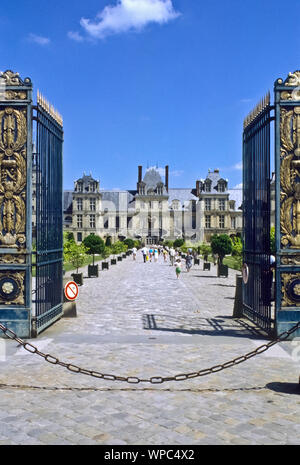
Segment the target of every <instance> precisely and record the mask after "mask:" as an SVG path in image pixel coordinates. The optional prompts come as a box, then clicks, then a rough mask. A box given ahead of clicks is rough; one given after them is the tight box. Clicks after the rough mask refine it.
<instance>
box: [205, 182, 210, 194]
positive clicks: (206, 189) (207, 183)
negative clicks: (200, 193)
mask: <svg viewBox="0 0 300 465" xmlns="http://www.w3.org/2000/svg"><path fill="white" fill-rule="evenodd" d="M204 191H205V192H211V181H209V180H207V181H205V183H204Z"/></svg>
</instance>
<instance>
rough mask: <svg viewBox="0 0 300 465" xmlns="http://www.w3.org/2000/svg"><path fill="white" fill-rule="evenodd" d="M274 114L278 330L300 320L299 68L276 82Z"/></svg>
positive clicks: (289, 326)
mask: <svg viewBox="0 0 300 465" xmlns="http://www.w3.org/2000/svg"><path fill="white" fill-rule="evenodd" d="M275 116H276V121H275V163H276V212H275V213H276V328H277V333H278V332H280V331H285V330H286V329H290V328H291V327H292V326H294V325H295V324H296V323H297V322H299V321H300V71H295V72H294V73H289V75H288V77H287V79H286V80H285V81H283V80H282V79H277V81H276V82H275ZM293 336H294V337H299V336H300V330H299V329H298V331H297V332H296V333H294V335H293Z"/></svg>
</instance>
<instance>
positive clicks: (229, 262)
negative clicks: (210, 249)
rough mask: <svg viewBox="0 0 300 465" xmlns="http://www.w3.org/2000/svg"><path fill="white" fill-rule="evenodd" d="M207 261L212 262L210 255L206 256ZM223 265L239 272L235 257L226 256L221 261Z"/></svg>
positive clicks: (239, 268)
mask: <svg viewBox="0 0 300 465" xmlns="http://www.w3.org/2000/svg"><path fill="white" fill-rule="evenodd" d="M202 258H203V257H202ZM208 261H210V262H213V258H212V255H209V256H208ZM223 265H227V266H228V268H232V269H233V270H238V271H241V267H240V264H239V262H238V260H237V259H236V258H235V257H232V255H227V256H226V257H225V258H224V259H223Z"/></svg>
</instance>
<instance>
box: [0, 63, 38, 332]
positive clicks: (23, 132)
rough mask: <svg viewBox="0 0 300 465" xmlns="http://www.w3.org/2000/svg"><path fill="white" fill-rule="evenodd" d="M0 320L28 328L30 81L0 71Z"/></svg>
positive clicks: (15, 327)
mask: <svg viewBox="0 0 300 465" xmlns="http://www.w3.org/2000/svg"><path fill="white" fill-rule="evenodd" d="M0 92H1V98H0V322H1V323H3V324H4V325H6V326H7V327H9V328H10V329H12V330H13V331H14V332H15V333H16V334H17V335H18V336H19V337H30V332H31V252H32V226H31V215H32V212H31V210H32V206H31V204H32V199H31V196H32V193H31V177H32V85H31V80H30V79H29V78H26V79H24V80H22V79H21V78H20V76H19V74H18V73H14V72H12V71H10V70H8V71H5V72H4V73H0Z"/></svg>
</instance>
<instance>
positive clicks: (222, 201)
mask: <svg viewBox="0 0 300 465" xmlns="http://www.w3.org/2000/svg"><path fill="white" fill-rule="evenodd" d="M219 210H222V211H225V199H219Z"/></svg>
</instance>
